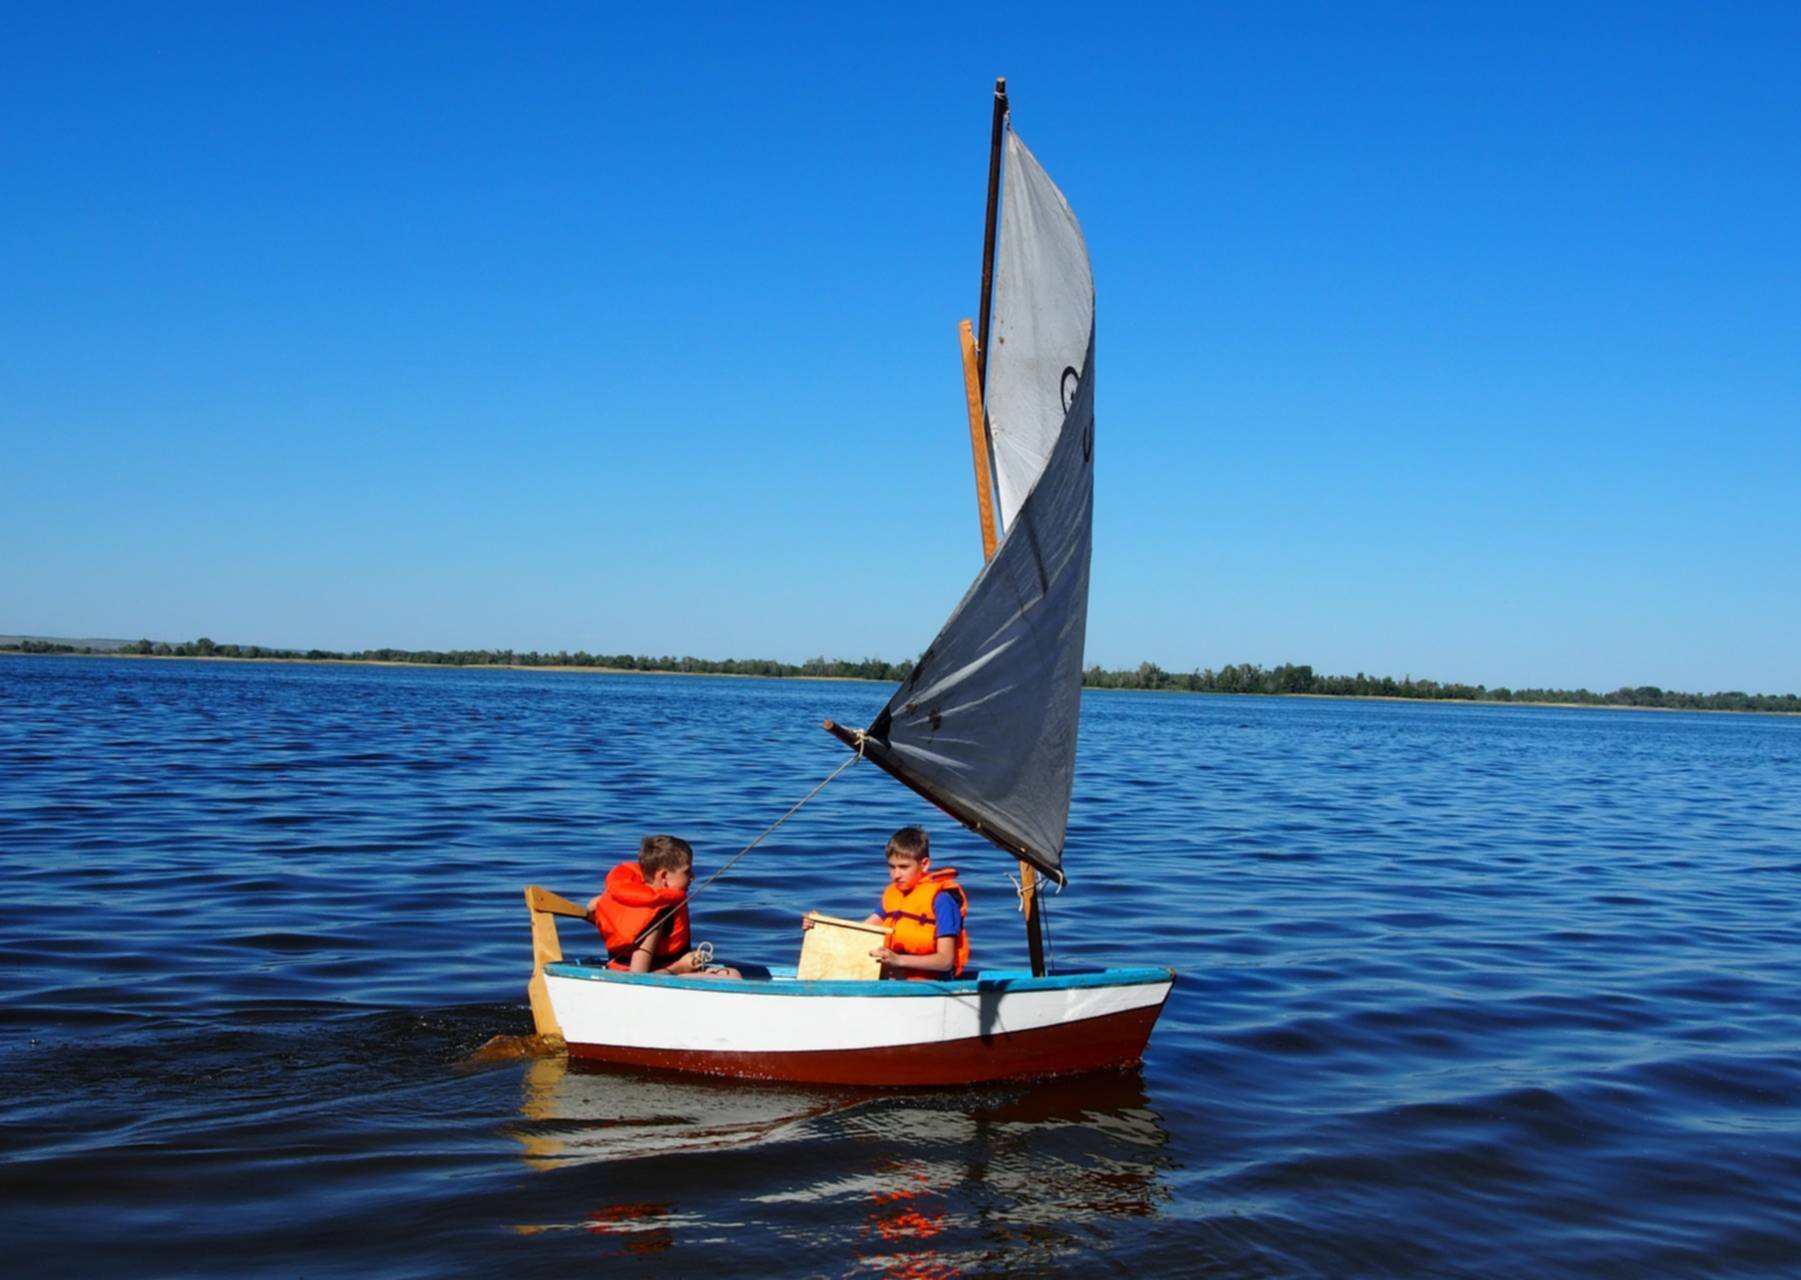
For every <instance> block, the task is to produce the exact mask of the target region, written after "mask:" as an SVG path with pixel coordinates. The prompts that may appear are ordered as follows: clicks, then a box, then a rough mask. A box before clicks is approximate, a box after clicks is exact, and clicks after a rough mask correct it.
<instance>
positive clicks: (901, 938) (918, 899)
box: [882, 867, 969, 978]
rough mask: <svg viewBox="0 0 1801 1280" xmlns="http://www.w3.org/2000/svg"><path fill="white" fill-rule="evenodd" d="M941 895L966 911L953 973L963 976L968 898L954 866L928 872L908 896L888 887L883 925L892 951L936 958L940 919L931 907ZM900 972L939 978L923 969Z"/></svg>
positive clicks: (914, 975) (965, 960)
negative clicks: (886, 927)
mask: <svg viewBox="0 0 1801 1280" xmlns="http://www.w3.org/2000/svg"><path fill="white" fill-rule="evenodd" d="M941 893H948V894H952V895H954V896H955V897H956V899H957V906H958V907H959V908H960V909H961V910H962V912H963V930H962V932H960V933H959V934H957V965H956V968H954V969H952V970H951V973H950V976H951V977H953V978H955V977H958V976H960V975H961V974H962V972H963V967H964V966H965V965H967V964H968V963H969V899H968V897H966V896H965V895H964V893H963V886H962V885H960V884H958V883H957V869H956V868H955V867H945V868H944V869H943V870H942V871H928V872H926V873H925V874H924V875H923V876H921V877H920V878H919V883H918V884H916V885H914V886H913V887H912V888H911V889H910V890H908V891H907V892H906V893H902V892H901V891H900V890H899V889H897V888H896V887H895V886H894V885H892V884H891V885H889V886H888V888H887V889H886V890H885V891H883V893H882V923H883V924H885V925H887V926H888V949H889V950H891V951H898V952H900V953H901V954H902V955H904V956H932V955H937V954H938V917H937V916H936V915H934V914H933V911H932V908H933V907H934V906H935V905H936V903H937V900H938V895H939V894H941ZM898 972H900V973H902V974H904V975H905V976H907V977H909V978H936V977H939V976H940V975H939V974H936V973H930V972H927V971H926V970H923V969H901V970H899V971H898Z"/></svg>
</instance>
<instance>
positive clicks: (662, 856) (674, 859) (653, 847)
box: [638, 836, 694, 876]
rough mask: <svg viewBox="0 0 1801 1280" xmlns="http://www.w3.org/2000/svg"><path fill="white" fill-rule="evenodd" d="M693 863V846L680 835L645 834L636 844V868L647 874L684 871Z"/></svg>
mask: <svg viewBox="0 0 1801 1280" xmlns="http://www.w3.org/2000/svg"><path fill="white" fill-rule="evenodd" d="M693 865H694V846H692V845H690V844H689V843H688V842H687V841H686V840H684V839H682V838H681V837H680V836H645V837H644V839H643V841H641V842H640V843H639V845H638V869H639V870H641V871H642V872H644V874H645V875H647V876H654V875H656V873H657V872H659V871H684V870H686V869H687V868H689V867H692V866H693Z"/></svg>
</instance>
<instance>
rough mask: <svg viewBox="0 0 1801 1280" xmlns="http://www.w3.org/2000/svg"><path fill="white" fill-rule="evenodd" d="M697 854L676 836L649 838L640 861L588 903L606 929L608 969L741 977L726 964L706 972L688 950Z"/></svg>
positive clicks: (612, 874)
mask: <svg viewBox="0 0 1801 1280" xmlns="http://www.w3.org/2000/svg"><path fill="white" fill-rule="evenodd" d="M693 879H694V849H693V847H692V846H690V845H689V843H688V842H687V841H686V840H682V839H678V838H677V837H675V836H645V837H644V839H643V841H642V842H641V843H640V844H639V845H638V860H637V861H636V862H622V863H620V864H619V865H618V866H616V867H614V868H613V869H612V870H611V871H609V872H607V883H606V888H605V889H604V890H602V892H601V893H600V895H599V896H598V897H596V898H595V899H594V900H593V901H592V902H590V903H589V904H588V913H587V918H588V919H590V920H592V921H593V922H594V923H595V924H596V925H597V926H599V928H600V936H601V939H602V941H604V942H605V944H606V948H607V967H608V968H609V969H620V970H626V971H629V972H631V973H664V974H669V975H670V976H672V977H676V976H692V977H697V978H736V977H737V976H738V971H737V970H736V969H728V968H725V967H724V966H723V965H715V966H712V967H706V966H703V965H702V964H701V961H700V956H699V954H698V953H696V952H694V951H690V950H689V949H688V885H689V884H690V883H691V882H692V881H693Z"/></svg>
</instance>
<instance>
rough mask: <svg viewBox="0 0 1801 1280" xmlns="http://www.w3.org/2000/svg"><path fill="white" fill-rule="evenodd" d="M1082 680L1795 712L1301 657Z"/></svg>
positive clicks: (1738, 700)
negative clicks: (1352, 670) (1445, 676)
mask: <svg viewBox="0 0 1801 1280" xmlns="http://www.w3.org/2000/svg"><path fill="white" fill-rule="evenodd" d="M1082 683H1083V684H1084V685H1086V686H1088V687H1089V688H1091V689H1168V690H1174V691H1179V692H1183V693H1265V694H1283V693H1287V694H1296V693H1300V694H1312V695H1314V696H1316V697H1325V698H1333V697H1337V698H1346V697H1350V698H1422V699H1429V700H1432V701H1446V700H1449V701H1458V702H1567V703H1575V704H1577V705H1580V706H1595V707H1668V708H1671V709H1675V710H1686V711H1787V712H1801V698H1798V697H1796V695H1794V694H1792V693H1785V694H1771V693H1744V692H1742V691H1740V690H1736V689H1734V690H1727V691H1725V692H1721V693H1680V692H1677V691H1676V690H1674V689H1660V688H1658V687H1657V686H1656V685H1639V686H1637V687H1635V688H1621V689H1615V690H1614V691H1613V692H1611V693H1595V692H1593V691H1591V690H1588V689H1537V688H1533V689H1510V688H1507V687H1506V686H1504V685H1502V686H1497V687H1496V688H1492V689H1491V688H1489V687H1488V686H1487V685H1481V684H1474V685H1472V684H1457V683H1450V684H1446V683H1442V682H1440V681H1437V680H1416V679H1414V678H1413V677H1412V676H1403V677H1402V678H1401V679H1399V680H1396V679H1395V678H1394V677H1393V676H1369V675H1365V674H1364V673H1363V672H1361V671H1359V672H1358V673H1357V674H1356V675H1354V676H1327V675H1317V674H1315V673H1314V670H1313V668H1312V667H1310V666H1307V665H1305V664H1299V665H1297V664H1294V663H1287V662H1284V663H1282V664H1281V665H1280V666H1275V667H1260V666H1258V665H1257V664H1256V663H1252V662H1242V663H1238V664H1237V665H1230V664H1229V665H1227V666H1224V667H1221V668H1220V669H1219V670H1218V671H1215V670H1213V669H1212V668H1208V669H1207V670H1205V671H1189V672H1173V671H1165V670H1164V669H1163V668H1162V667H1160V666H1158V665H1157V664H1156V663H1154V662H1141V663H1139V664H1138V666H1137V667H1136V668H1134V669H1131V670H1121V671H1107V670H1104V669H1102V668H1101V667H1098V666H1097V667H1090V668H1089V669H1088V670H1087V671H1086V672H1084V673H1083V676H1082Z"/></svg>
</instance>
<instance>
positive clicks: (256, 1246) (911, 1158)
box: [0, 657, 1801, 1277]
mask: <svg viewBox="0 0 1801 1280" xmlns="http://www.w3.org/2000/svg"><path fill="white" fill-rule="evenodd" d="M885 694H886V689H885V688H882V687H879V686H874V685H864V684H854V683H823V682H821V683H814V682H774V681H767V682H765V681H748V680H743V681H740V680H710V679H680V678H658V677H607V676H594V675H581V674H558V673H522V672H504V671H456V670H446V671H440V670H405V669H381V668H357V667H326V666H303V665H272V664H270V665H264V664H256V665H252V664H231V663H201V662H155V661H137V662H134V661H125V660H117V661H115V660H98V659H56V658H23V657H19V658H0V1026H3V1032H0V1233H3V1234H0V1238H3V1239H4V1240H5V1241H6V1249H7V1254H8V1270H9V1271H10V1272H12V1273H13V1274H35V1275H61V1274H68V1275H115V1274H130V1275H159V1274H166V1275H229V1276H260V1275H270V1276H277V1275H279V1276H293V1275H301V1274H305V1275H308V1276H329V1275H357V1276H371V1275H373V1276H408V1275H419V1276H438V1275H444V1274H500V1273H502V1272H505V1273H508V1274H533V1275H552V1274H556V1275H566V1274H576V1272H575V1271H574V1270H573V1269H574V1268H578V1267H589V1268H597V1267H598V1268H604V1269H605V1270H606V1271H607V1273H609V1274H628V1275H629V1274H672V1273H673V1274H684V1273H690V1272H692V1273H705V1274H708V1275H715V1276H733V1275H759V1276H760V1275H765V1274H770V1273H776V1274H796V1275H826V1276H885V1275H892V1276H913V1277H927V1276H943V1275H950V1274H962V1275H988V1274H999V1273H1014V1274H1029V1275H1039V1274H1076V1273H1083V1274H1088V1273H1092V1272H1095V1271H1099V1272H1102V1273H1108V1274H1141V1275H1161V1274H1183V1275H1188V1274H1217V1275H1249V1276H1266V1275H1267V1276H1346V1275H1358V1276H1365V1275H1407V1276H1414V1275H1417V1276H1534V1277H1537V1276H1593V1275H1626V1276H1645V1275H1707V1276H1734V1275H1782V1274H1797V1273H1801V982H1798V981H1797V979H1798V978H1801V910H1798V908H1797V901H1798V900H1801V721H1794V720H1787V719H1780V718H1774V717H1755V716H1709V715H1688V714H1659V713H1651V712H1610V711H1598V710H1569V711H1565V710H1556V709H1546V708H1522V707H1470V706H1441V705H1410V704H1394V703H1359V702H1332V701H1312V700H1283V699H1260V698H1209V697H1195V696H1183V695H1150V694H1121V693H1103V694H1091V695H1089V696H1088V697H1087V699H1086V701H1085V703H1084V708H1083V723H1082V741H1081V758H1080V761H1079V770H1078V780H1077V786H1076V796H1075V801H1074V805H1073V807H1072V810H1071V829H1070V838H1069V845H1068V852H1067V865H1068V868H1069V871H1070V874H1071V879H1072V886H1071V888H1070V889H1069V890H1068V891H1066V892H1065V893H1064V894H1063V895H1062V897H1061V898H1060V899H1058V900H1056V901H1054V902H1053V903H1052V904H1051V908H1050V911H1051V915H1050V920H1051V926H1052V928H1051V939H1052V945H1053V948H1054V951H1055V954H1056V957H1057V959H1058V960H1059V961H1060V962H1062V963H1064V964H1075V963H1082V964H1089V963H1103V962H1107V961H1120V962H1158V963H1169V964H1172V965H1175V966H1176V967H1177V968H1178V969H1179V971H1180V973H1181V978H1180V981H1179V982H1178V984H1177V987H1176V990H1175V992H1174V994H1173V996H1172V997H1171V1000H1170V1003H1169V1006H1168V1008H1167V1010H1166V1011H1165V1013H1164V1016H1163V1019H1162V1022H1161V1023H1160V1024H1159V1026H1158V1029H1157V1032H1156V1034H1155V1035H1154V1036H1153V1038H1152V1041H1151V1045H1150V1049H1149V1052H1148V1055H1147V1057H1146V1059H1145V1062H1144V1065H1143V1067H1142V1069H1141V1070H1138V1071H1135V1072H1128V1073H1124V1074H1110V1075H1104V1076H1096V1077H1088V1078H1085V1079H1081V1080H1076V1081H1065V1082H1059V1083H1050V1084H1039V1085H1015V1086H1008V1087H991V1088H982V1089H976V1090H959V1091H938V1092H913V1093H899V1092H897V1093H867V1092H857V1091H844V1090H813V1089H797V1088H772V1087H767V1086H759V1085H751V1084H743V1083H717V1082H711V1081H692V1080H685V1079H680V1078H658V1077H655V1076H645V1075H642V1074H629V1073H627V1074H617V1073H613V1074H609V1073H606V1072H599V1071H584V1070H576V1069H570V1068H568V1067H567V1066H566V1065H565V1064H564V1063H563V1062H561V1061H560V1060H547V1061H535V1062H524V1061H505V1062H500V1063H497V1064H490V1065H479V1064H472V1063H470V1062H468V1061H466V1058H467V1055H468V1054H469V1053H470V1052H471V1050H473V1049H475V1048H476V1047H477V1046H478V1045H480V1044H481V1043H482V1042H483V1041H485V1040H486V1039H487V1038H488V1037H489V1036H491V1035H494V1034H497V1033H505V1034H518V1033H522V1032H524V1031H526V1030H528V1029H529V1025H528V1024H529V1019H528V1015H527V1013H526V1010H525V1005H524V983H525V979H526V977H527V974H528V969H529V964H530V947H529V942H528V936H527V935H528V927H527V919H526V913H525V909H524V906H523V904H522V901H521V888H522V886H524V885H525V884H527V883H530V882H536V883H540V884H544V885H546V886H549V887H551V888H554V889H557V890H559V891H561V892H563V893H564V894H566V895H568V896H571V897H577V896H579V897H584V898H585V897H587V896H589V895H591V894H592V893H594V892H596V891H597V889H598V886H599V881H600V878H601V876H602V874H603V873H604V871H605V869H606V868H607V867H608V866H609V865H611V864H612V863H613V862H615V861H617V860H619V859H621V858H623V857H626V856H629V855H630V854H631V852H632V851H633V850H634V849H635V847H636V842H637V839H638V837H639V836H640V835H641V834H643V833H644V832H646V831H657V830H662V831H673V832H675V833H677V834H681V835H685V836H687V837H688V838H689V839H691V840H692V841H693V842H694V843H695V845H696V849H697V852H698V856H699V870H700V871H701V873H702V874H703V875H705V874H706V873H707V872H709V871H710V870H712V869H714V868H715V867H717V866H718V865H719V863H720V862H721V861H722V860H723V859H724V858H726V857H728V856H730V855H731V854H732V853H734V852H736V851H737V850H738V849H739V848H741V847H742V846H743V845H744V844H745V843H746V842H748V841H749V840H750V839H751V838H752V837H753V836H755V835H756V834H757V833H758V832H759V831H760V830H761V829H762V828H763V827H764V826H765V825H767V824H768V823H769V822H771V821H773V820H774V819H775V818H776V817H777V816H779V815H780V813H781V812H782V811H783V810H785V809H786V808H787V807H788V806H789V805H790V804H792V803H793V802H794V801H795V800H797V799H799V798H800V797H801V796H802V795H804V794H805V793H806V792H807V791H808V790H809V789H810V788H811V787H812V786H813V785H814V784H815V783H816V782H817V781H818V780H819V779H820V778H822V777H823V776H825V774H826V773H828V772H829V771H830V770H831V769H832V768H833V767H835V766H836V765H837V764H838V763H839V762H840V761H841V760H842V759H843V754H842V748H840V747H839V746H838V745H837V744H836V743H835V742H834V741H833V740H832V739H831V738H829V737H828V736H827V735H826V734H824V733H823V732H821V731H820V730H819V728H818V727H817V726H818V722H819V721H820V720H821V719H822V718H824V717H826V716H831V717H833V718H835V719H839V720H843V721H847V722H850V723H864V722H866V721H867V720H868V718H869V717H870V716H871V715H872V714H873V713H874V711H875V710H876V709H877V708H878V706H879V705H880V703H881V702H882V701H883V699H884V697H885ZM912 821H924V822H925V824H926V825H927V826H928V828H929V829H930V830H931V832H932V834H933V839H934V847H933V853H934V862H935V863H937V864H943V863H945V862H950V863H954V864H956V865H958V866H960V867H961V868H962V869H963V875H964V880H965V883H966V885H967V887H968V889H969V892H970V897H971V905H972V913H971V927H972V932H973V937H974V942H975V947H976V956H977V960H978V961H979V962H980V963H983V964H986V965H989V966H997V965H1008V964H1023V963H1024V961H1025V947H1024V941H1023V931H1022V930H1021V928H1020V927H1019V925H1018V922H1017V917H1016V916H1014V915H1013V914H1012V901H1011V899H1012V890H1011V887H1010V886H1009V885H1008V883H1007V880H1006V872H1007V871H1008V870H1010V864H1009V863H1008V861H1007V860H1006V859H1004V858H1002V857H999V856H997V855H995V854H994V853H992V852H990V851H989V850H987V849H986V848H985V847H984V846H982V845H981V844H980V843H979V842H978V841H975V840H973V839H971V838H969V837H968V836H967V835H966V834H965V833H963V832H961V831H959V830H957V829H956V828H954V827H953V826H952V825H951V824H950V823H949V822H948V820H945V819H943V818H942V817H939V816H938V815H937V814H936V813H935V811H932V810H930V809H929V808H928V807H927V806H926V805H925V804H924V802H923V801H920V800H918V799H917V798H915V797H914V796H913V795H912V794H911V793H910V792H907V791H906V790H905V789H903V788H901V787H900V786H898V785H897V784H895V783H894V782H892V781H891V780H889V779H888V778H886V777H885V776H883V775H881V774H880V773H878V772H877V771H876V770H874V769H873V768H872V767H869V766H862V767H859V768H855V769H852V770H851V771H849V772H848V773H846V774H845V775H844V776H843V777H842V778H840V779H839V780H838V781H837V782H835V783H833V784H832V786H831V787H830V788H828V789H827V790H826V791H825V792H824V793H822V794H821V795H820V797H819V798H818V799H817V800H815V801H813V802H812V803H811V804H810V805H808V806H807V807H806V808H804V809H802V810H801V812H800V813H799V814H798V815H797V816H796V817H795V818H794V819H793V820H792V821H790V822H789V823H788V824H787V825H785V826H784V827H782V828H781V829H780V830H779V831H778V832H777V833H776V834H775V835H774V836H773V837H771V839H770V840H769V841H768V842H766V844H765V845H763V846H761V847H759V848H758V849H757V850H756V851H755V852H753V853H752V854H751V855H750V856H749V857H748V858H746V859H745V860H744V861H743V862H742V863H740V864H739V865H738V866H737V867H736V868H735V869H734V871H733V873H732V874H731V875H729V876H727V877H726V878H724V879H721V880H720V881H718V882H717V883H716V884H714V885H712V886H711V887H710V888H708V889H707V890H706V891H705V892H704V893H702V895H701V896H700V897H699V898H698V899H697V901H696V903H695V917H696V927H697V933H698V935H699V936H701V937H704V938H709V939H711V940H712V941H713V942H714V943H715V945H716V946H717V948H718V949H719V951H720V953H721V954H722V955H725V956H737V957H743V958H747V959H753V960H761V961H765V962H770V961H773V962H777V963H792V961H793V958H794V955H795V953H796V951H797V949H798V940H799V933H798V929H797V927H796V926H797V917H798V916H799V915H800V913H801V912H802V911H804V910H807V909H811V908H818V909H821V910H825V911H829V912H832V913H834V914H847V915H856V914H859V913H862V912H864V911H866V910H867V909H868V908H869V906H870V904H871V903H872V902H873V900H874V897H875V895H876V894H877V892H878V891H879V889H880V888H881V885H882V883H883V864H882V860H881V848H882V843H883V841H884V839H885V837H886V836H887V834H888V832H889V831H890V830H891V829H892V828H894V827H896V826H899V825H901V824H903V823H906V822H912ZM564 937H565V946H566V948H568V949H569V950H571V951H575V950H577V949H578V948H579V946H580V945H585V941H584V939H583V929H582V927H581V926H579V925H575V924H570V925H566V926H565V933H564Z"/></svg>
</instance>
